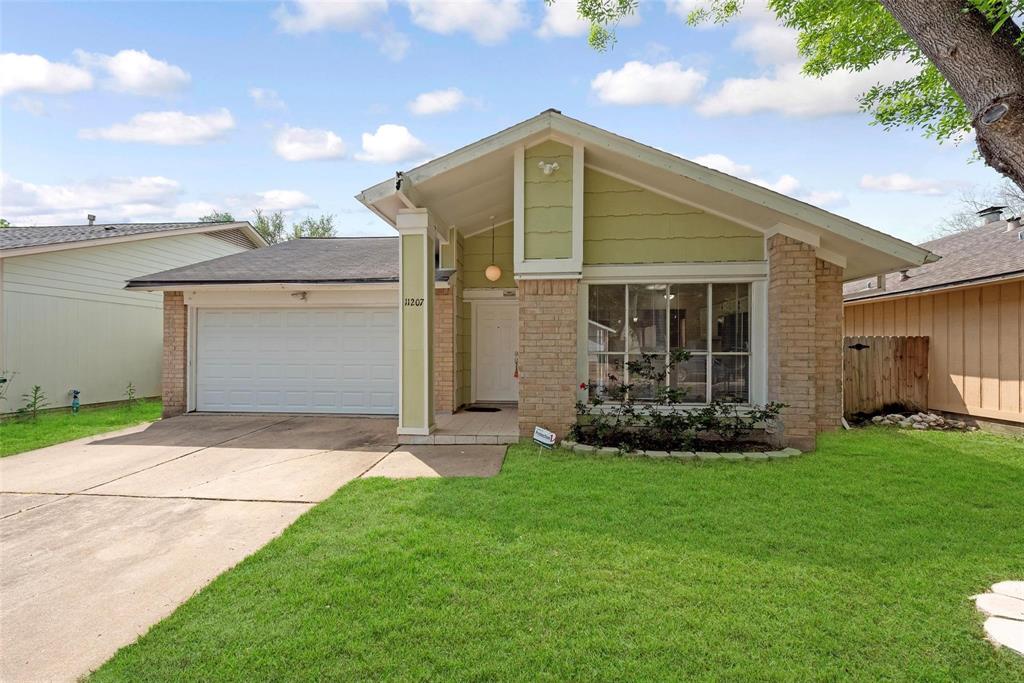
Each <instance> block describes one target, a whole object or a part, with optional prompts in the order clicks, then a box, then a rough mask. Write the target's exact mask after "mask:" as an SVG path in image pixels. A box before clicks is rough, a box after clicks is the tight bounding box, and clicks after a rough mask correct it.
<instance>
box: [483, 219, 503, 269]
mask: <svg viewBox="0 0 1024 683" xmlns="http://www.w3.org/2000/svg"><path fill="white" fill-rule="evenodd" d="M484 277H485V278H487V279H488V280H490V281H491V282H497V281H498V280H500V279H501V266H499V265H498V264H497V263H495V262H494V216H491V265H489V266H487V268H486V270H484Z"/></svg>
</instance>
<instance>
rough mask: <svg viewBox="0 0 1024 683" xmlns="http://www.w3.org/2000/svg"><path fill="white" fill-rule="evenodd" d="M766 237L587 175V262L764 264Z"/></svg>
mask: <svg viewBox="0 0 1024 683" xmlns="http://www.w3.org/2000/svg"><path fill="white" fill-rule="evenodd" d="M763 259H764V236H763V235H762V234H761V233H759V232H755V231H753V230H751V229H749V228H745V227H743V226H742V225H737V224H735V223H732V222H730V221H728V220H726V219H724V218H721V217H719V216H715V215H713V214H709V213H706V212H704V211H702V210H701V209H698V208H697V207H694V206H689V205H687V204H682V203H680V202H676V201H674V200H672V199H668V198H667V197H664V196H662V195H660V194H656V193H654V192H651V191H650V190H645V189H643V188H641V187H638V186H636V185H632V184H630V183H628V182H626V181H624V180H619V179H618V178H613V177H611V176H609V175H606V174H604V173H600V172H598V171H594V170H592V169H589V168H588V169H586V171H585V172H584V176H583V262H584V263H585V264H587V265H594V264H607V263H685V262H691V263H693V262H716V261H761V260H763Z"/></svg>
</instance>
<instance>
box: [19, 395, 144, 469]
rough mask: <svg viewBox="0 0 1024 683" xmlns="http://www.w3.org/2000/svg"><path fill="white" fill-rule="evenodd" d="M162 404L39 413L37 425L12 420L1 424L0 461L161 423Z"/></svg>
mask: <svg viewBox="0 0 1024 683" xmlns="http://www.w3.org/2000/svg"><path fill="white" fill-rule="evenodd" d="M160 409H161V403H160V401H139V402H138V403H137V404H136V405H135V406H134V407H132V408H129V407H128V406H126V405H124V404H118V405H113V406H101V407H98V408H90V407H88V406H85V407H82V408H81V409H80V410H79V411H78V414H77V415H76V414H74V413H72V412H71V409H70V408H68V409H66V410H64V409H62V410H52V411H48V412H44V413H40V414H39V417H37V418H36V419H35V420H34V421H32V420H18V419H15V418H14V417H9V418H6V419H4V421H3V422H0V458H2V457H4V456H7V455H14V454H15V453H23V452H25V451H31V450H33V449H36V448H43V447H44V446H52V445H53V444H57V443H63V442H65V441H71V440H72V439H81V438H82V437H85V436H92V435H93V434H102V433H103V432H109V431H112V430H115V429H122V428H124V427H131V426H132V425H137V424H140V423H142V422H151V421H153V420H158V419H160Z"/></svg>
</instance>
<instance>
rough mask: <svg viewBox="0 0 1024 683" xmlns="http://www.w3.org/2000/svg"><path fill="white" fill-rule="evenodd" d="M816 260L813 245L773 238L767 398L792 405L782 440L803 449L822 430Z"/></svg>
mask: <svg viewBox="0 0 1024 683" xmlns="http://www.w3.org/2000/svg"><path fill="white" fill-rule="evenodd" d="M816 261H817V258H816V257H815V254H814V247H811V246H810V245H807V244H804V243H803V242H798V241H797V240H794V239H791V238H789V237H786V236H785V235H772V236H771V237H769V238H768V340H767V342H768V398H769V400H772V401H781V402H783V403H786V404H788V406H789V407H788V408H785V409H784V410H783V412H782V423H783V424H782V433H781V439H782V442H783V443H784V444H786V445H789V446H794V447H795V448H799V449H801V450H813V449H814V446H815V434H816V433H817V408H816V405H817V402H816V398H817V380H816V369H817V352H818V342H817V338H816V331H817V330H816V328H817V315H816V307H815V304H816V301H817V279H816V264H815V262H816Z"/></svg>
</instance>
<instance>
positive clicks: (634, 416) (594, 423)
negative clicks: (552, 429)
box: [570, 351, 785, 450]
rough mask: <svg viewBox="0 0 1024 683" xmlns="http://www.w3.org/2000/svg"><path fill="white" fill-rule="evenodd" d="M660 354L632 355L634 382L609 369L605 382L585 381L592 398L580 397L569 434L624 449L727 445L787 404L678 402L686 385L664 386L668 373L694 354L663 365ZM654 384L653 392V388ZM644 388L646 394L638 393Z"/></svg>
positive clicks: (683, 353) (677, 355) (772, 418)
mask: <svg viewBox="0 0 1024 683" xmlns="http://www.w3.org/2000/svg"><path fill="white" fill-rule="evenodd" d="M663 358H664V356H662V355H661V354H641V356H640V358H639V360H634V361H628V362H627V363H626V367H627V368H628V370H629V377H630V379H631V381H630V383H628V384H627V383H624V382H620V381H619V378H618V377H616V376H614V375H609V376H608V378H607V380H608V382H607V384H604V385H588V384H586V383H584V384H581V385H580V388H583V389H587V390H588V391H590V394H591V395H590V398H589V400H588V401H587V402H586V403H584V402H582V401H578V402H577V403H576V413H577V416H576V424H574V425H573V427H572V430H571V432H570V435H571V437H572V438H573V439H575V440H576V441H580V442H582V443H589V444H592V445H595V446H612V447H616V448H621V449H623V450H633V449H638V448H639V449H651V450H692V449H693V448H694V446H695V445H697V444H701V445H702V446H703V447H704V448H706V449H718V450H720V449H721V448H722V447H726V448H728V447H729V444H736V443H738V442H741V441H743V440H744V439H747V438H749V436H750V434H751V432H753V431H754V429H755V428H756V425H758V424H759V423H766V424H771V423H773V422H774V421H775V420H776V419H777V418H778V416H779V413H780V412H781V411H782V409H783V408H784V407H785V404H782V403H775V402H771V403H767V404H765V405H763V406H759V405H753V406H749V407H744V408H743V409H742V410H741V408H740V406H738V405H737V404H734V403H725V402H723V401H712V402H711V403H709V404H706V405H702V406H683V405H680V404H681V403H682V402H683V401H684V400H685V398H686V391H685V389H676V388H674V387H669V386H666V383H665V378H666V377H667V376H668V373H669V372H671V371H672V368H674V367H675V366H676V365H678V364H680V363H683V362H685V361H687V360H689V358H690V354H689V352H687V351H675V352H673V353H671V354H670V355H669V357H668V359H667V360H666V362H665V365H664V367H661V361H662V359H663ZM652 389H653V395H651V390H652ZM641 393H644V394H646V395H645V396H644V397H643V398H638V395H639V394H641Z"/></svg>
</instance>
